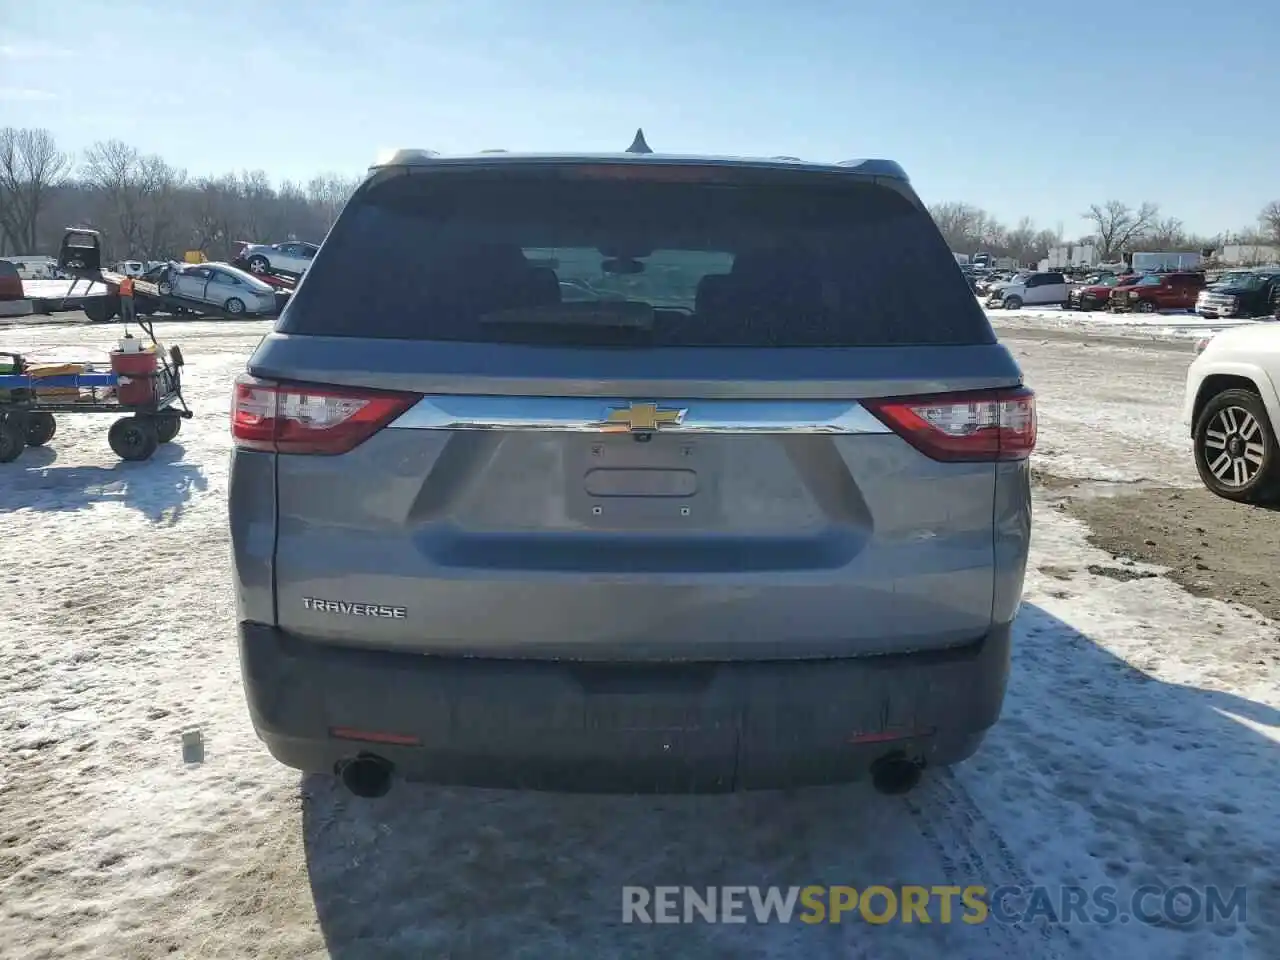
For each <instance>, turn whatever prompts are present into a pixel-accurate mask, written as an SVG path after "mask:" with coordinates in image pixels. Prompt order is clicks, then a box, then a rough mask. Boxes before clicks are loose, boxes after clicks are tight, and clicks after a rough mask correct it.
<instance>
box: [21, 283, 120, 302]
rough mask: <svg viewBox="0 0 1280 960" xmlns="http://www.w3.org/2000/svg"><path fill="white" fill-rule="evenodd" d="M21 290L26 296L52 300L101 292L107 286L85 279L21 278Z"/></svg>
mask: <svg viewBox="0 0 1280 960" xmlns="http://www.w3.org/2000/svg"><path fill="white" fill-rule="evenodd" d="M22 292H23V293H25V294H26V295H27V296H28V297H33V298H36V299H46V300H53V299H56V298H58V297H67V296H71V295H73V294H74V295H75V296H77V297H87V296H90V295H93V294H102V293H106V292H107V288H106V286H104V285H103V284H101V283H89V282H88V281H85V280H23V281H22Z"/></svg>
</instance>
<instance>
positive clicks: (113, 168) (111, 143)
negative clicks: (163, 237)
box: [83, 140, 145, 257]
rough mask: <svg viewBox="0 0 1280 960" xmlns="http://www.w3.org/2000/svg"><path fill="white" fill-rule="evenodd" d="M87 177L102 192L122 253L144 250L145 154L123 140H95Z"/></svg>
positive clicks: (88, 155) (87, 156)
mask: <svg viewBox="0 0 1280 960" xmlns="http://www.w3.org/2000/svg"><path fill="white" fill-rule="evenodd" d="M83 177H84V181H85V183H86V184H88V185H89V186H90V187H92V188H93V189H94V190H96V191H98V192H99V194H101V197H102V200H103V202H104V204H105V207H106V211H107V216H108V217H109V218H110V222H111V224H112V227H113V228H114V229H113V230H112V234H113V236H114V239H115V241H116V243H115V245H114V252H115V253H116V254H117V255H118V256H125V257H128V256H134V255H138V254H141V252H142V246H143V243H144V240H145V236H144V233H145V230H144V227H143V222H142V221H143V209H142V208H143V193H144V186H143V182H142V181H143V177H144V175H143V172H142V155H141V154H140V153H139V152H138V150H137V148H136V147H131V146H129V145H128V144H127V143H124V142H123V141H121V140H104V141H99V142H98V143H95V144H94V145H93V146H92V147H90V148H89V149H88V151H87V152H86V153H85V161H84V171H83Z"/></svg>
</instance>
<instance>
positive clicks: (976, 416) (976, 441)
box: [866, 387, 1036, 461]
mask: <svg viewBox="0 0 1280 960" xmlns="http://www.w3.org/2000/svg"><path fill="white" fill-rule="evenodd" d="M866 407H867V409H868V410H870V411H871V412H872V413H874V414H875V415H876V416H877V417H878V418H879V419H880V420H881V422H883V423H884V424H885V425H886V426H888V427H889V428H890V429H892V430H893V431H894V432H895V433H897V434H898V435H899V436H900V437H902V438H903V439H904V440H906V441H907V442H908V443H910V444H911V445H912V446H913V447H915V448H916V449H917V450H919V451H920V452H921V453H923V454H924V455H925V456H927V457H931V458H932V459H934V460H947V461H986V460H1025V459H1026V458H1027V457H1029V456H1031V452H1032V451H1033V450H1034V449H1035V446H1036V398H1035V393H1034V392H1032V391H1031V390H1029V389H1027V388H1026V387H1017V388H1014V389H1008V390H993V391H983V392H980V393H954V394H940V395H938V396H931V397H898V398H893V399H889V400H868V401H866Z"/></svg>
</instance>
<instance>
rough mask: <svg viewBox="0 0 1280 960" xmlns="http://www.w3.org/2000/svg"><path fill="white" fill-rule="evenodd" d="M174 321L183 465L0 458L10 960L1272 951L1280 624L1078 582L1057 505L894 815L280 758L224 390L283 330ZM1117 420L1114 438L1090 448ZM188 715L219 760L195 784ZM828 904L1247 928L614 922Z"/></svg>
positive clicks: (1095, 559) (831, 805)
mask: <svg viewBox="0 0 1280 960" xmlns="http://www.w3.org/2000/svg"><path fill="white" fill-rule="evenodd" d="M160 326H161V331H162V333H163V334H164V335H165V339H167V340H168V341H169V342H173V343H180V344H181V345H182V346H183V349H184V353H185V354H186V357H187V359H188V363H189V366H188V368H187V376H188V383H189V399H190V401H191V403H192V406H193V407H194V409H195V410H196V411H197V418H196V419H195V420H194V421H191V422H189V423H187V424H186V425H184V428H183V432H182V434H181V435H180V436H179V438H178V439H177V441H176V442H175V443H173V444H172V445H170V446H169V447H167V448H165V449H164V450H162V451H161V452H160V453H159V454H157V456H156V458H155V459H154V460H153V461H151V462H148V463H143V464H121V463H119V462H118V461H116V460H115V459H114V457H113V456H112V454H111V453H110V451H109V450H108V449H107V445H106V436H105V431H106V427H107V425H108V424H109V422H110V419H109V418H106V417H104V418H95V417H79V418H70V417H68V418H64V419H63V420H62V421H61V423H60V428H59V433H58V436H57V438H56V439H55V440H54V442H53V444H51V446H50V447H49V448H46V449H44V450H34V451H27V453H26V454H24V456H23V458H22V459H21V460H19V461H18V462H17V463H15V464H9V465H3V466H0V512H2V513H3V515H4V536H3V537H0V570H4V571H5V572H4V573H3V574H0V577H3V589H0V621H2V622H4V623H5V624H6V630H5V631H4V633H3V634H2V635H0V886H2V887H3V891H4V893H3V897H0V922H2V923H3V926H4V928H5V930H6V932H7V938H6V944H7V948H6V950H5V951H4V952H5V955H6V956H12V957H15V958H25V957H36V956H59V957H101V958H115V957H125V956H139V957H144V956H145V957H158V956H183V957H228V958H231V957H235V958H247V957H262V958H285V957H303V956H307V957H310V956H320V955H328V954H329V953H332V955H334V956H366V955H369V956H478V957H508V956H510V957H516V956H522V957H523V956H527V957H549V956H570V955H572V956H593V957H607V956H623V955H625V956H641V955H643V956H649V955H661V954H666V955H670V956H690V957H692V956H735V957H756V958H791V957H795V956H797V955H804V956H814V957H849V956H863V955H869V954H868V951H872V952H874V955H876V956H879V957H902V958H906V957H921V958H926V957H927V958H933V957H937V956H943V955H955V956H962V957H965V958H967V960H986V958H991V960H1008V958H1011V957H1019V958H1023V957H1025V958H1039V957H1046V958H1047V957H1052V956H1068V955H1069V956H1087V957H1090V958H1105V957H1117V958H1126V960H1132V958H1138V957H1170V958H1172V957H1187V958H1192V957H1197V958H1198V957H1245V956H1258V957H1263V956H1274V952H1273V949H1274V946H1275V944H1276V943H1277V938H1278V937H1280V915H1278V914H1277V912H1276V910H1275V907H1274V898H1275V893H1276V890H1277V889H1278V887H1277V883H1278V882H1280V881H1278V880H1277V872H1276V867H1275V860H1274V858H1275V851H1276V850H1277V849H1280V805H1277V804H1276V802H1275V797H1276V793H1277V790H1278V789H1280V767H1278V766H1277V749H1276V748H1277V738H1278V736H1280V714H1277V707H1280V693H1278V689H1280V683H1278V682H1277V681H1278V680H1280V677H1278V676H1277V661H1276V659H1275V656H1274V655H1275V652H1276V649H1277V631H1276V627H1275V625H1274V624H1270V623H1268V622H1265V621H1262V620H1261V619H1260V618H1258V617H1257V616H1255V615H1252V614H1250V613H1249V612H1248V611H1245V610H1243V609H1240V608H1236V607H1232V606H1228V605H1226V604H1223V603H1219V602H1216V601H1210V600H1201V599H1195V598H1193V597H1190V596H1189V595H1187V594H1186V593H1184V592H1182V591H1181V590H1180V589H1178V588H1177V587H1175V586H1174V585H1172V584H1171V583H1169V582H1167V581H1165V580H1163V579H1160V578H1158V577H1153V578H1145V579H1136V580H1132V581H1130V582H1125V583H1121V582H1117V581H1115V580H1113V579H1110V578H1108V577H1106V576H1100V575H1095V573H1091V572H1089V569H1090V567H1091V566H1092V567H1094V568H1095V569H1096V568H1098V567H1099V565H1107V564H1114V563H1115V561H1113V560H1112V559H1111V558H1110V557H1109V556H1107V555H1105V554H1102V553H1100V552H1098V551H1096V550H1093V549H1091V548H1089V547H1088V546H1086V544H1085V541H1084V534H1083V531H1082V529H1081V528H1080V527H1079V526H1077V525H1076V524H1075V523H1073V522H1071V521H1069V520H1067V519H1065V518H1063V517H1061V516H1060V515H1059V514H1058V513H1057V512H1056V511H1054V510H1052V509H1049V508H1047V507H1046V506H1044V505H1041V506H1040V507H1039V509H1038V516H1037V522H1038V523H1037V530H1036V535H1035V542H1034V545H1033V561H1032V566H1031V570H1030V571H1029V576H1028V582H1027V603H1026V606H1025V608H1024V611H1023V614H1022V615H1021V617H1020V618H1019V621H1018V624H1017V628H1016V634H1017V636H1016V648H1015V649H1016V652H1015V661H1014V667H1013V676H1012V680H1011V685H1010V689H1009V695H1008V701H1007V706H1006V711H1005V716H1004V719H1003V720H1002V721H1001V723H1000V724H999V725H998V726H997V727H996V728H995V730H994V731H993V732H992V734H991V735H990V737H989V739H988V741H987V743H986V745H985V746H984V748H983V750H982V751H981V752H980V754H979V755H978V757H976V758H975V759H974V760H973V761H972V762H971V763H969V764H966V765H964V766H963V767H961V768H958V769H957V770H956V771H954V772H953V773H951V774H933V775H930V776H928V777H927V778H926V780H925V783H924V785H922V787H921V788H920V790H919V791H917V792H916V793H913V794H911V795H909V796H908V797H906V798H885V797H880V796H877V795H875V794H873V793H872V792H871V791H870V790H869V789H868V788H867V787H865V786H855V787H848V788H840V789H828V790H809V791H801V792H798V793H795V794H777V793H769V794H757V795H745V796H733V797H691V798H685V797H676V798H664V799H656V800H655V799H651V798H626V797H623V798H600V797H562V796H547V795H537V794H506V793H497V792H489V791H477V790H445V789H434V788H428V787H422V786H414V785H403V784H401V785H398V786H397V788H396V789H395V790H393V792H392V793H391V795H390V796H389V797H387V798H386V799H385V800H383V801H375V802H368V801H360V800H357V799H354V798H351V797H349V796H347V795H345V794H343V793H341V792H339V791H338V790H336V789H335V788H334V787H333V785H332V784H331V783H330V781H329V780H328V779H326V778H304V777H299V776H298V775H296V774H295V773H293V772H292V771H289V770H287V769H285V768H283V767H280V766H279V765H277V764H275V763H274V762H273V761H272V760H271V759H270V758H269V757H268V756H267V755H266V753H265V751H264V750H263V749H262V748H261V746H260V745H259V744H258V742H257V741H256V739H255V738H254V735H253V732H252V729H251V727H250V725H249V722H248V718H247V716H246V714H245V709H244V703H243V699H242V696H241V691H240V679H239V671H238V666H237V661H236V653H235V631H234V619H235V611H234V605H233V598H232V593H231V589H230V586H229V577H228V571H227V550H228V538H227V523H226V513H225V498H226V486H227V471H226V467H227V454H228V450H229V438H228V435H227V411H228V402H229V394H230V385H231V379H232V377H233V376H234V374H235V373H236V372H238V371H239V370H240V369H241V368H242V366H243V362H244V358H245V356H246V354H247V353H248V351H249V350H250V349H251V348H252V346H253V344H254V343H255V342H256V341H257V339H258V338H259V337H260V336H261V334H262V332H263V329H264V325H263V324H262V323H255V322H249V323H189V324H161V325H160ZM118 333H119V331H118V328H116V327H84V328H50V327H39V328H32V327H28V328H23V329H20V330H13V329H11V330H6V331H0V349H5V348H9V349H20V350H30V349H31V348H32V347H33V346H35V347H39V348H41V349H43V350H44V351H45V352H46V353H47V354H48V355H62V356H66V355H73V354H75V355H80V356H83V355H84V351H86V350H87V349H88V348H89V347H94V348H97V349H106V348H107V347H109V345H110V343H111V341H112V340H113V339H114V338H115V337H116V336H118ZM1063 375H1064V376H1065V375H1066V374H1065V373H1064V374H1063ZM1079 402H1080V404H1082V405H1083V404H1085V403H1087V398H1079ZM1081 409H1084V407H1083V406H1082V407H1081ZM1116 423H1117V421H1116V418H1115V417H1112V416H1102V415H1099V416H1097V417H1096V431H1097V435H1096V437H1095V439H1094V445H1095V448H1096V449H1097V450H1098V451H1099V454H1098V455H1099V456H1105V451H1106V450H1107V449H1108V448H1109V445H1110V447H1112V448H1113V447H1114V445H1115V443H1117V442H1119V443H1121V444H1123V443H1124V442H1125V438H1124V437H1120V438H1119V440H1118V441H1117V440H1116V439H1115V438H1114V437H1113V436H1112V433H1113V432H1114V431H1115V429H1116ZM1057 429H1058V428H1057V426H1056V425H1055V423H1054V422H1053V421H1050V422H1049V423H1048V424H1047V425H1046V427H1045V435H1046V439H1047V441H1048V442H1049V443H1051V444H1052V443H1057V442H1059V441H1060V439H1061V438H1060V436H1059V435H1058V433H1057ZM190 727H199V728H200V729H201V731H202V733H203V738H204V744H205V755H204V759H203V762H201V763H193V764H187V763H184V762H183V757H182V746H181V732H182V731H183V730H185V729H187V728H190ZM810 883H828V884H852V885H854V886H856V887H859V888H861V887H865V886H866V885H868V884H871V883H885V884H890V885H894V884H906V883H912V884H914V883H919V884H925V885H933V884H945V883H957V884H960V885H964V884H968V883H985V884H987V885H988V886H990V887H994V886H997V885H999V884H1002V883H1015V884H1029V883H1040V884H1047V885H1053V886H1056V885H1060V884H1080V885H1084V886H1092V885H1096V884H1110V885H1114V886H1115V887H1117V888H1118V890H1119V891H1120V899H1121V900H1122V901H1123V900H1124V898H1125V897H1127V896H1128V895H1129V894H1130V893H1132V891H1133V890H1135V889H1137V888H1138V887H1139V886H1141V885H1142V884H1145V883H1155V884H1160V885H1164V886H1171V885H1174V884H1179V883H1185V884H1190V885H1193V886H1197V887H1203V886H1204V885H1206V884H1217V885H1219V886H1221V887H1223V888H1224V889H1225V890H1227V891H1229V890H1230V888H1232V887H1234V886H1237V885H1242V884H1243V885H1248V886H1250V889H1251V898H1250V900H1249V903H1248V908H1249V913H1248V919H1247V921H1246V922H1244V923H1239V922H1235V921H1230V920H1226V921H1219V922H1217V923H1214V924H1208V923H1202V922H1195V923H1192V924H1189V925H1188V926H1186V927H1185V928H1182V927H1175V926H1172V925H1166V926H1151V925H1146V924H1141V923H1136V922H1135V923H1128V924H1120V923H1116V924H1113V925H1110V926H1105V927H1103V926H1096V925H1094V926H1090V925H1082V924H1075V925H1070V926H1059V925H1051V926H1041V925H1038V924H1033V925H1030V926H1026V927H1021V926H1010V925H1001V924H993V923H989V924H986V925H983V926H967V925H965V924H952V925H942V924H938V923H934V924H932V925H927V926H926V925H921V924H918V923H917V924H893V925H890V926H886V927H880V928H869V927H867V926H866V925H864V924H862V923H860V922H852V923H845V924H841V925H838V926H819V927H807V926H804V925H802V924H792V925H787V926H783V925H778V926H765V927H758V926H755V925H754V924H748V925H746V926H705V925H697V924H695V925H692V926H683V925H678V926H670V927H645V928H638V927H628V926H623V925H621V924H620V923H619V919H620V912H621V911H620V905H621V888H622V887H623V886H624V885H628V884H641V885H656V884H692V885H695V886H704V885H708V884H780V885H784V886H785V885H790V884H800V885H805V884H810ZM1268 898H1271V899H1270V900H1268Z"/></svg>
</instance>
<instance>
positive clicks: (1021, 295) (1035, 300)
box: [987, 271, 1070, 310]
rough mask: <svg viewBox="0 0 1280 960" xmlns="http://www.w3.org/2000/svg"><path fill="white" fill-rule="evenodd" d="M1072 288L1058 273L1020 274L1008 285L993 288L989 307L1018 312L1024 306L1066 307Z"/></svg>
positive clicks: (988, 302)
mask: <svg viewBox="0 0 1280 960" xmlns="http://www.w3.org/2000/svg"><path fill="white" fill-rule="evenodd" d="M1069 290H1070V286H1069V285H1068V284H1067V278H1066V277H1064V276H1063V275H1062V274H1061V273H1058V272H1056V271H1049V272H1046V273H1020V274H1018V275H1017V276H1015V277H1014V278H1013V279H1012V280H1010V281H1009V282H1008V283H1002V284H998V285H997V286H995V287H992V288H991V291H990V293H989V294H988V296H987V306H989V307H997V306H998V307H1004V308H1005V309H1006V310H1017V309H1018V308H1019V307H1022V306H1028V307H1032V306H1036V307H1040V306H1049V305H1051V304H1052V305H1055V306H1066V303H1067V295H1068V291H1069Z"/></svg>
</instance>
